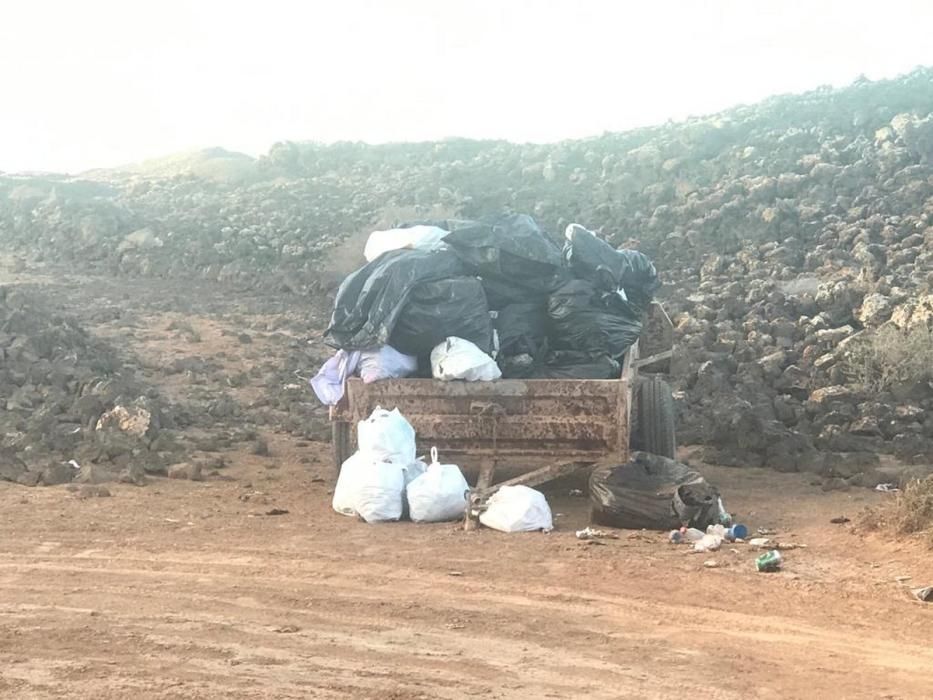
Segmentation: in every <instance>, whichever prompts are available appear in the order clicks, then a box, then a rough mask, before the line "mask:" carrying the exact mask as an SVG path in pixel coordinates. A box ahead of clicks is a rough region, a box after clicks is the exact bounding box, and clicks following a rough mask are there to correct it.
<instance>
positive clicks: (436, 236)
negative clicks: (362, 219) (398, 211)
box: [363, 226, 449, 262]
mask: <svg viewBox="0 0 933 700" xmlns="http://www.w3.org/2000/svg"><path fill="white" fill-rule="evenodd" d="M448 233H449V232H448V231H445V230H444V229H442V228H439V227H437V226H412V227H411V228H392V229H388V230H387V231H373V232H372V233H371V234H369V238H368V239H366V246H365V247H364V248H363V256H364V257H365V258H366V262H372V261H373V260H375V259H376V258H378V257H379V256H380V255H382V254H383V253H385V252H387V251H390V250H399V249H401V248H419V249H423V250H432V249H435V248H439V247H440V246H441V240H442V239H443V238H444V236H446V235H447V234H448Z"/></svg>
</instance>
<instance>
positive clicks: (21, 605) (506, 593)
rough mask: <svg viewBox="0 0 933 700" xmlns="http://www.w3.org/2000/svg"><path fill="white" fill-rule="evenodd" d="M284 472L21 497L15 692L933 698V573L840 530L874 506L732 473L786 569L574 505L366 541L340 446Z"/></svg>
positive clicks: (4, 552) (5, 589) (9, 654)
mask: <svg viewBox="0 0 933 700" xmlns="http://www.w3.org/2000/svg"><path fill="white" fill-rule="evenodd" d="M307 453H313V454H314V455H315V457H319V459H315V461H314V462H313V463H312V464H311V465H310V469H309V467H308V466H306V465H301V464H299V462H298V459H297V457H298V455H299V454H307ZM274 454H277V455H279V457H277V458H273V460H274V461H275V463H276V465H277V466H278V468H275V469H268V468H266V467H267V466H268V462H269V460H268V459H267V460H265V462H263V463H259V462H258V459H257V458H255V457H246V456H243V457H241V458H239V459H235V460H234V466H233V467H232V468H231V474H233V475H234V476H235V477H236V478H237V481H231V482H205V483H188V482H175V481H167V480H166V481H159V482H154V483H152V484H150V485H149V486H147V487H145V488H136V487H132V486H116V487H113V488H112V490H113V492H114V496H113V497H112V498H97V499H87V500H81V499H78V498H76V497H75V496H74V495H73V494H70V493H68V492H67V491H65V490H63V488H60V487H55V488H48V489H41V490H36V489H33V490H25V489H23V488H21V487H15V486H10V485H7V484H0V502H2V503H3V508H2V522H0V525H2V540H0V696H2V697H9V698H77V697H94V698H127V697H138V698H309V697H319V698H464V697H489V698H547V697H552V698H620V697H648V698H669V697H681V696H685V695H692V694H702V696H703V697H710V698H748V697H775V698H777V697H781V698H788V697H793V698H805V697H840V698H842V697H845V698H861V697H866V698H868V697H872V698H878V697H887V698H923V697H930V695H931V693H933V672H931V669H933V644H931V642H933V624H931V622H933V609H931V608H930V607H929V606H927V607H924V606H923V605H922V604H919V603H915V602H912V601H911V600H910V599H909V597H908V595H907V593H906V590H905V585H906V584H905V583H899V582H897V581H896V578H897V577H903V576H911V577H912V578H911V581H912V582H917V583H918V584H919V582H920V581H921V580H926V581H929V580H933V566H931V565H930V559H929V557H928V556H926V555H925V553H924V552H923V551H921V550H920V549H917V548H915V547H914V546H913V545H910V544H907V543H901V544H891V543H885V542H881V541H875V540H871V539H869V540H865V539H863V538H862V537H860V536H858V535H854V534H851V533H849V532H848V531H846V529H845V527H841V526H834V525H830V524H828V520H829V518H830V517H832V516H834V515H838V514H845V513H848V514H852V513H854V512H856V511H857V510H858V509H859V508H860V507H862V505H863V504H864V503H865V502H868V501H871V500H875V498H876V497H875V496H874V494H870V493H867V492H858V493H855V494H853V493H851V492H850V493H846V494H831V495H826V494H823V493H818V492H815V489H814V488H813V487H811V486H809V485H808V484H807V483H806V479H805V478H804V477H803V476H801V475H781V474H772V473H768V472H763V471H742V472H740V471H736V470H726V469H718V470H712V475H713V476H714V477H715V478H716V479H718V481H719V482H720V483H722V484H724V488H726V489H727V490H728V492H729V493H730V494H731V496H730V503H731V504H732V505H733V507H734V508H736V510H738V511H739V512H742V513H746V514H747V520H749V521H750V522H752V523H754V524H765V523H766V524H768V525H770V526H773V527H777V528H778V529H779V531H780V532H781V533H782V534H783V536H784V537H786V538H787V539H793V540H796V541H801V542H806V543H807V544H808V545H809V546H808V548H807V549H805V550H795V551H792V552H790V553H789V554H788V564H787V567H786V570H785V572H783V573H779V574H771V575H765V574H757V573H755V572H754V571H753V569H752V567H751V561H752V558H753V554H752V553H751V552H750V551H748V549H747V548H741V547H736V549H737V551H738V553H732V552H730V551H724V552H721V553H719V554H717V555H715V556H712V557H711V556H709V555H690V554H685V553H684V550H683V549H681V548H677V547H671V546H669V545H667V544H666V543H665V542H664V537H663V536H662V535H659V534H656V533H638V532H633V533H626V532H623V533H622V536H621V538H620V539H619V540H610V541H607V543H606V544H605V545H588V544H584V543H581V542H579V541H578V540H576V538H575V537H574V535H573V532H572V531H573V529H574V528H575V527H577V526H582V525H583V524H584V522H585V520H586V508H585V507H584V504H583V502H582V500H581V499H578V498H572V497H570V496H567V495H565V492H558V493H552V494H551V498H552V501H553V503H554V509H555V512H558V513H561V514H562V515H561V516H559V517H558V518H557V522H558V524H559V527H558V529H557V530H556V531H555V532H553V533H551V534H549V535H543V534H528V535H505V534H500V533H496V532H492V531H488V530H483V531H479V532H476V533H469V534H468V533H464V532H462V531H460V530H459V529H458V528H456V527H454V526H452V525H414V524H393V525H383V526H369V525H366V524H364V523H360V522H356V521H353V520H350V519H347V518H344V517H342V516H339V515H336V514H334V513H333V512H332V511H330V510H329V502H328V501H329V494H328V493H327V492H328V490H329V487H330V484H329V482H328V481H324V482H321V481H316V480H315V478H316V477H317V476H318V475H319V476H327V474H328V468H329V467H328V465H327V464H326V458H325V457H326V447H324V446H309V447H307V448H293V447H290V446H289V445H287V444H281V443H275V445H274ZM768 494H770V495H768ZM273 508H279V509H284V510H288V513H287V514H284V515H278V516H267V515H262V514H263V513H267V512H269V511H270V510H271V509H273ZM711 558H712V559H715V560H716V561H717V562H719V563H720V565H721V566H720V568H716V569H709V568H705V567H704V565H703V563H704V561H706V560H708V559H711Z"/></svg>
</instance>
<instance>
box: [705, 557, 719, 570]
mask: <svg viewBox="0 0 933 700" xmlns="http://www.w3.org/2000/svg"><path fill="white" fill-rule="evenodd" d="M703 566H705V567H706V568H707V569H718V568H719V562H718V561H716V560H715V559H707V560H706V561H705V562H703Z"/></svg>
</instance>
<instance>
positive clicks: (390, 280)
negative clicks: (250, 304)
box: [325, 214, 660, 379]
mask: <svg viewBox="0 0 933 700" xmlns="http://www.w3.org/2000/svg"><path fill="white" fill-rule="evenodd" d="M415 225H421V226H425V225H427V226H435V227H439V228H441V229H443V230H444V231H447V232H448V233H446V235H443V238H442V239H441V240H440V241H435V242H434V244H433V245H431V246H426V247H423V248H418V247H415V248H412V247H405V248H401V249H395V250H387V251H386V252H384V253H382V254H381V255H379V256H378V257H377V258H375V259H374V260H372V261H371V262H369V263H367V264H366V265H364V266H363V267H362V268H360V269H359V270H357V271H356V272H353V273H352V274H351V275H349V276H348V277H347V278H346V279H345V280H344V281H343V283H342V284H341V285H340V288H339V290H338V292H337V297H336V300H335V305H334V313H333V316H332V318H331V322H330V326H329V328H328V329H327V331H326V334H325V341H326V342H327V343H328V344H329V345H331V346H333V347H334V348H337V349H340V350H344V351H347V352H351V351H356V350H360V351H366V350H371V349H373V348H381V347H384V346H386V345H388V346H391V347H392V348H394V349H395V350H397V351H399V352H401V353H404V354H405V355H410V356H413V357H417V358H418V367H419V374H420V376H431V364H430V360H429V356H430V353H431V351H432V349H433V348H435V347H436V346H437V345H438V344H439V343H442V342H444V340H445V339H446V338H449V337H451V336H453V337H457V338H463V339H465V340H468V341H470V342H471V343H473V344H475V345H476V346H477V347H478V348H479V349H480V350H482V351H483V352H484V353H487V354H489V355H490V356H491V357H493V358H495V360H496V362H497V363H498V365H499V368H500V369H501V371H502V376H503V377H506V378H562V377H563V378H579V379H610V378H616V377H618V376H619V375H620V372H621V362H622V359H623V357H624V355H625V353H626V351H627V350H628V349H629V348H630V347H631V346H632V344H633V343H634V342H635V341H636V340H637V339H638V337H639V335H640V333H641V328H642V319H643V317H644V314H645V312H646V310H647V308H648V305H649V304H650V303H651V301H652V299H653V297H654V294H655V292H656V291H657V289H658V287H659V286H660V282H659V280H658V275H657V271H656V270H655V267H654V265H653V264H652V262H651V261H650V260H649V259H648V258H647V257H646V256H645V255H644V254H642V253H640V252H638V251H635V250H615V249H614V248H613V247H612V246H610V245H609V244H608V243H606V242H604V241H602V240H600V239H599V238H597V236H596V235H595V234H593V233H592V232H591V231H588V230H587V229H585V228H583V227H582V226H579V225H576V224H571V225H570V226H569V227H568V228H567V231H566V240H565V242H564V243H563V246H561V245H559V244H558V243H556V242H555V241H554V240H553V239H552V238H550V237H549V236H548V235H547V234H546V233H545V232H544V231H542V230H541V228H540V227H539V226H538V224H537V223H536V222H535V221H534V219H532V218H531V217H530V216H526V215H523V214H511V215H505V216H500V217H496V218H492V219H489V220H479V221H430V222H424V221H423V222H412V223H411V224H405V225H403V226H402V227H401V228H405V227H409V226H415Z"/></svg>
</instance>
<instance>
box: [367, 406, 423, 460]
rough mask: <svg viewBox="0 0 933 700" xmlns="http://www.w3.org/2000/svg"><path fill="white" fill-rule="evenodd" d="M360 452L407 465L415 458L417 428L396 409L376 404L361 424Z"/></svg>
mask: <svg viewBox="0 0 933 700" xmlns="http://www.w3.org/2000/svg"><path fill="white" fill-rule="evenodd" d="M356 435H357V440H358V442H359V447H360V452H366V453H368V454H369V455H370V456H371V457H373V458H374V459H387V460H389V461H391V462H395V463H396V464H399V465H402V466H405V465H408V464H411V463H412V462H414V461H415V449H416V448H415V429H414V428H412V427H411V424H410V423H409V422H408V421H407V420H405V417H404V416H403V415H402V414H401V413H399V412H398V409H397V408H395V409H393V410H391V411H387V410H385V409H384V408H380V407H378V406H377V407H376V409H375V410H374V411H373V412H372V414H371V415H370V416H369V418H367V419H365V420H361V421H360V422H359V423H358V424H357V430H356Z"/></svg>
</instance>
